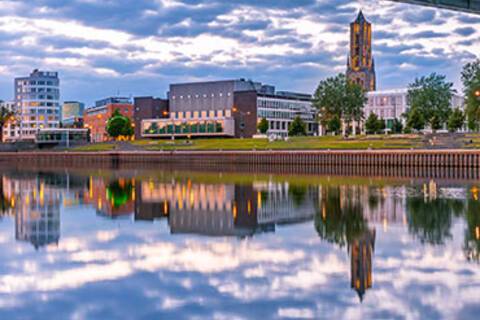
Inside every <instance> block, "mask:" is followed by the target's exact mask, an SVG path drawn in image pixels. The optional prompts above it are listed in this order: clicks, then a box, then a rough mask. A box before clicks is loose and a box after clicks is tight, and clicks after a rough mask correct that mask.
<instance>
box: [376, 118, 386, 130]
mask: <svg viewBox="0 0 480 320" xmlns="http://www.w3.org/2000/svg"><path fill="white" fill-rule="evenodd" d="M385 129H387V125H386V123H385V119H383V118H380V119H378V124H377V132H378V133H385Z"/></svg>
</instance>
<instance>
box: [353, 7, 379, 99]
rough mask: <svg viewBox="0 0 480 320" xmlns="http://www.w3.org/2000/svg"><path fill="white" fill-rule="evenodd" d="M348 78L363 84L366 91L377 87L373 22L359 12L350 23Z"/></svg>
mask: <svg viewBox="0 0 480 320" xmlns="http://www.w3.org/2000/svg"><path fill="white" fill-rule="evenodd" d="M347 78H348V79H350V80H351V81H353V82H355V83H357V84H359V85H360V86H362V87H363V88H364V89H365V91H367V92H368V91H375V90H376V88H377V84H376V76H375V61H374V59H373V56H372V24H371V23H370V22H368V21H367V20H366V19H365V17H364V16H363V13H362V11H360V12H359V13H358V16H357V19H356V20H355V21H354V22H352V23H351V24H350V54H349V56H348V59H347Z"/></svg>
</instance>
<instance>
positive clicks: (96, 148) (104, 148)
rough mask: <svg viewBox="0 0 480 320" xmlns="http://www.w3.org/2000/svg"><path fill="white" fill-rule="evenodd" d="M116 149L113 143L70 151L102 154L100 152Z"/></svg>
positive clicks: (86, 146)
mask: <svg viewBox="0 0 480 320" xmlns="http://www.w3.org/2000/svg"><path fill="white" fill-rule="evenodd" d="M115 149H116V145H115V144H112V143H95V144H88V145H85V146H81V147H75V148H72V149H70V150H69V151H79V152H100V151H113V150H115Z"/></svg>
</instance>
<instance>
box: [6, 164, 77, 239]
mask: <svg viewBox="0 0 480 320" xmlns="http://www.w3.org/2000/svg"><path fill="white" fill-rule="evenodd" d="M80 180H81V179H80ZM79 185H81V182H80V181H79V180H78V179H76V178H73V179H71V177H70V175H68V174H51V173H38V174H24V173H18V172H17V173H13V174H10V175H3V176H2V179H1V191H2V192H1V193H2V202H3V203H4V204H6V205H7V204H8V205H7V207H8V208H6V210H7V212H8V214H9V215H12V216H14V217H15V238H16V239H17V240H19V241H26V242H30V243H31V244H32V245H33V246H34V247H35V248H36V249H38V248H40V247H43V246H46V245H49V244H58V242H59V240H60V207H61V204H62V202H64V199H67V198H69V199H75V198H76V196H75V195H72V194H75V193H76V194H79V193H80V192H79V191H78V190H77V188H78V186H79ZM80 188H81V187H80ZM75 190H77V192H75ZM67 194H68V196H67ZM64 204H65V203H64Z"/></svg>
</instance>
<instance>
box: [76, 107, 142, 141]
mask: <svg viewBox="0 0 480 320" xmlns="http://www.w3.org/2000/svg"><path fill="white" fill-rule="evenodd" d="M117 109H118V110H119V111H120V113H121V114H122V115H123V116H125V117H128V118H130V119H133V110H134V106H133V104H132V103H131V102H130V99H129V98H121V97H110V98H106V99H103V100H99V101H97V102H96V103H95V106H94V107H91V108H87V109H86V110H85V112H84V115H83V121H84V127H85V128H86V129H90V139H91V142H105V141H110V140H111V138H110V137H109V136H108V134H107V121H108V119H110V117H111V116H112V115H113V113H114V112H115V110H117Z"/></svg>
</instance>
